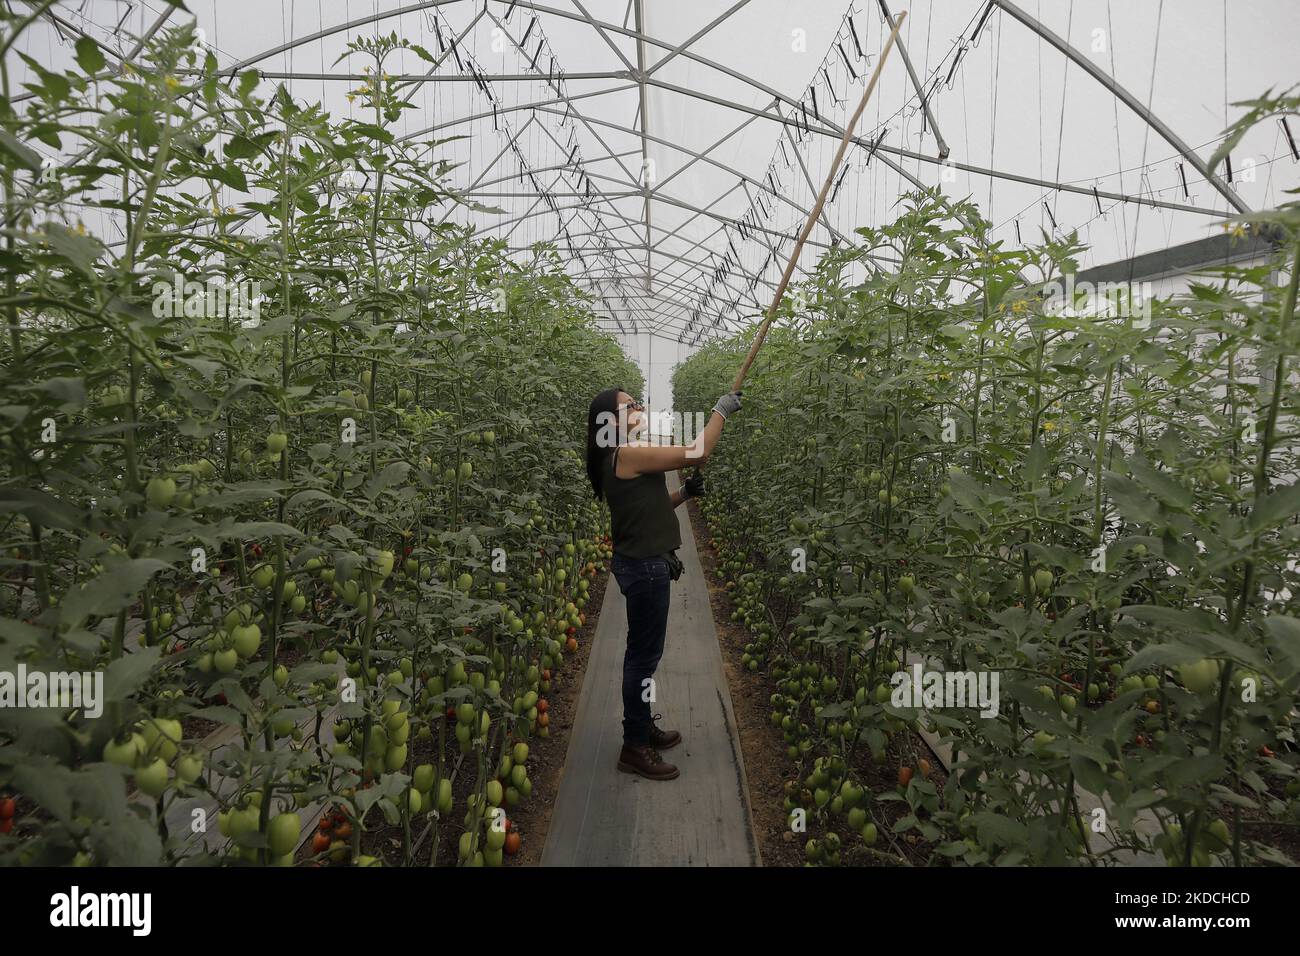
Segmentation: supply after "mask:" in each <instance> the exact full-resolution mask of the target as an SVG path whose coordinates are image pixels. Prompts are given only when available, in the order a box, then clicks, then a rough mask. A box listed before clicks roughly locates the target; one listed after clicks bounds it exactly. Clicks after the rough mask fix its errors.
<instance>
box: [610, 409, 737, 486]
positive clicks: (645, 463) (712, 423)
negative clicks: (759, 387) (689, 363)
mask: <svg viewBox="0 0 1300 956" xmlns="http://www.w3.org/2000/svg"><path fill="white" fill-rule="evenodd" d="M739 410H740V392H728V393H727V394H726V395H723V396H722V397H721V398H720V399H718V403H717V404H716V405H714V406H713V414H712V415H710V416H709V422H708V424H707V425H705V426H704V431H702V432H700V434H699V435H698V436H696V438H695V441H693V442H692V443H691V444H689V445H624V446H623V447H622V448H620V449H619V450H618V467H617V468H616V469H615V471H614V474H616V475H617V476H618V477H619V478H635V477H636V476H637V475H646V474H653V473H654V472H659V471H672V470H673V469H675V468H684V467H686V466H688V465H702V464H704V462H706V461H707V460H708V458H709V455H711V454H712V453H713V446H715V445H716V444H717V443H718V439H719V438H720V437H721V436H722V426H723V425H725V424H726V421H727V416H728V415H731V414H732V413H733V412H737V411H739Z"/></svg>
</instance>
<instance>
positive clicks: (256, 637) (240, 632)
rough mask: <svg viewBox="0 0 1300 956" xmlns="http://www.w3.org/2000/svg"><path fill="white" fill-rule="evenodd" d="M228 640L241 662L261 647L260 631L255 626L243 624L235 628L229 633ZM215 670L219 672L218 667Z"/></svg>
mask: <svg viewBox="0 0 1300 956" xmlns="http://www.w3.org/2000/svg"><path fill="white" fill-rule="evenodd" d="M230 638H231V642H232V647H233V648H234V651H235V653H236V654H237V655H238V656H239V657H240V658H242V659H243V660H247V659H248V658H250V657H252V656H253V655H254V654H256V653H257V649H258V648H259V647H261V646H262V629H261V628H260V627H258V626H257V625H256V624H245V625H242V626H240V627H237V628H235V629H234V630H233V631H232V632H231V634H230ZM217 669H218V670H220V669H221V668H220V667H218V668H217ZM223 673H224V672H223Z"/></svg>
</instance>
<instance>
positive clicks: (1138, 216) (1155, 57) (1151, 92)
mask: <svg viewBox="0 0 1300 956" xmlns="http://www.w3.org/2000/svg"><path fill="white" fill-rule="evenodd" d="M1164 16H1165V0H1160V6H1159V8H1158V9H1157V11H1156V39H1155V43H1154V45H1153V47H1152V53H1151V85H1150V87H1149V88H1148V90H1147V112H1148V113H1150V112H1151V103H1152V102H1153V101H1154V99H1155V95H1156V67H1157V64H1158V63H1159V62H1160V28H1161V27H1162V26H1163V25H1164ZM1143 125H1144V126H1145V129H1144V130H1143V133H1142V169H1143V171H1144V175H1145V170H1146V163H1147V144H1148V142H1149V141H1150V139H1151V124H1149V123H1145V124H1143ZM1148 184H1149V180H1148ZM1141 221H1142V204H1141V203H1138V207H1137V209H1136V210H1135V211H1134V213H1133V251H1134V255H1131V256H1129V260H1128V263H1129V270H1128V281H1129V282H1130V283H1131V282H1132V281H1133V270H1134V269H1135V268H1136V267H1137V259H1136V252H1137V246H1138V224H1139V223H1140V222H1141Z"/></svg>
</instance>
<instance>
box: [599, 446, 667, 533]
mask: <svg viewBox="0 0 1300 956" xmlns="http://www.w3.org/2000/svg"><path fill="white" fill-rule="evenodd" d="M617 456H618V449H615V450H614V453H613V454H611V455H607V456H606V457H605V465H604V468H605V471H604V476H603V479H602V481H601V490H602V491H603V492H604V493H605V500H606V501H607V502H609V515H610V531H611V537H613V539H614V551H615V552H616V553H618V554H621V555H623V557H625V558H650V557H654V556H655V555H659V554H667V553H668V552H669V551H675V550H677V549H678V548H680V547H681V546H682V537H681V532H680V531H679V530H678V526H677V515H675V514H674V513H673V501H672V497H671V496H670V495H669V494H668V480H667V479H666V478H665V477H664V474H663V472H651V473H650V474H645V475H637V477H635V478H620V477H618V475H616V474H615V473H614V468H615V466H616V464H617V462H616V460H615V459H616V458H617Z"/></svg>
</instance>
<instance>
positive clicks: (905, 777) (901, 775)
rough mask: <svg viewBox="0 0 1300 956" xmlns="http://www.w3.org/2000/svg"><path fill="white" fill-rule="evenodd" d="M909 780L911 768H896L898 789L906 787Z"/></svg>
mask: <svg viewBox="0 0 1300 956" xmlns="http://www.w3.org/2000/svg"><path fill="white" fill-rule="evenodd" d="M911 779H912V768H911V767H899V768H898V785H899V786H900V787H906V786H907V785H908V783H909V782H910V781H911Z"/></svg>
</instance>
